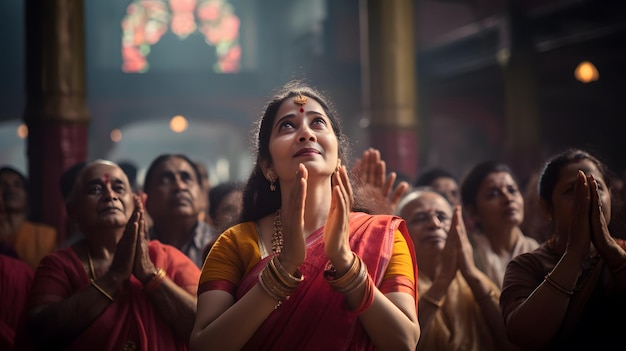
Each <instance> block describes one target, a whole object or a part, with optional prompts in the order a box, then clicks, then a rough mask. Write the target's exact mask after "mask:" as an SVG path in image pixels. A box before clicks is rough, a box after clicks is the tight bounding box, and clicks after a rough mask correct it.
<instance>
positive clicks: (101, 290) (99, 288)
mask: <svg viewBox="0 0 626 351" xmlns="http://www.w3.org/2000/svg"><path fill="white" fill-rule="evenodd" d="M91 285H92V286H93V287H94V288H96V289H97V290H98V291H99V292H101V293H102V295H104V296H106V298H107V299H109V301H111V302H113V296H111V295H110V294H109V293H108V292H106V291H104V289H102V288H101V287H100V286H99V285H98V284H96V281H95V280H93V279H92V280H91Z"/></svg>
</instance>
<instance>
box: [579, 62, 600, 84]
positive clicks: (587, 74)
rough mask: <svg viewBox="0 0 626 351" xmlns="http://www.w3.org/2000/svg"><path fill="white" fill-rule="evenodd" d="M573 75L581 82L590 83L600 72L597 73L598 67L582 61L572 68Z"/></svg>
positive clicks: (598, 77)
mask: <svg viewBox="0 0 626 351" xmlns="http://www.w3.org/2000/svg"><path fill="white" fill-rule="evenodd" d="M574 77H576V79H578V80H579V81H581V82H583V83H590V82H593V81H596V80H598V79H600V73H598V69H597V68H596V66H594V65H593V63H591V62H589V61H583V62H581V63H579V64H578V67H576V70H574Z"/></svg>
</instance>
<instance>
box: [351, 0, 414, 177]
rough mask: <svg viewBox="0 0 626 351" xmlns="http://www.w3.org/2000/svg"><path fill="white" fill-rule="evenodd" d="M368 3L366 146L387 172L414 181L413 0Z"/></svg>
mask: <svg viewBox="0 0 626 351" xmlns="http://www.w3.org/2000/svg"><path fill="white" fill-rule="evenodd" d="M363 2H364V3H367V7H366V9H367V16H366V17H367V39H368V40H364V41H363V43H366V44H367V46H368V48H367V49H366V50H364V53H365V56H366V57H364V60H363V62H364V64H365V65H366V68H365V69H364V73H363V75H364V77H363V84H364V86H365V91H364V101H365V102H364V104H365V114H366V116H367V117H368V118H369V121H370V125H369V130H370V144H371V145H372V146H373V147H375V148H378V149H380V150H381V152H382V156H383V158H384V159H385V161H386V162H387V168H388V170H389V171H396V172H399V173H402V174H405V175H407V176H409V177H411V178H414V177H415V176H416V174H417V166H418V149H417V148H418V143H417V101H416V100H417V87H416V86H417V84H416V68H415V65H416V61H415V49H414V47H415V41H414V33H415V27H414V25H413V22H414V20H413V16H414V10H413V3H414V1H412V0H393V1H388V0H363Z"/></svg>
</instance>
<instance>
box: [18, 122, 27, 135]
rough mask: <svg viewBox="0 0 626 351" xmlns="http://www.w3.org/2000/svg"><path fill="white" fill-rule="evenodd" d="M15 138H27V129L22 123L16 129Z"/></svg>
mask: <svg viewBox="0 0 626 351" xmlns="http://www.w3.org/2000/svg"><path fill="white" fill-rule="evenodd" d="M17 136H18V137H19V138H20V139H26V137H28V127H27V126H26V124H24V123H22V124H20V126H19V127H17Z"/></svg>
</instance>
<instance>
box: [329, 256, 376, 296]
mask: <svg viewBox="0 0 626 351" xmlns="http://www.w3.org/2000/svg"><path fill="white" fill-rule="evenodd" d="M352 255H353V257H354V258H353V260H352V265H350V268H349V269H348V271H347V272H346V273H345V274H344V275H342V276H341V277H339V278H335V276H336V271H335V270H334V267H330V269H329V270H327V271H326V272H325V273H324V278H326V281H328V285H330V287H331V288H333V289H334V290H336V291H339V292H340V293H342V294H345V295H349V294H351V293H353V292H355V291H357V290H358V289H359V288H360V287H362V286H363V284H365V283H366V282H367V277H368V273H367V266H365V262H363V259H361V258H360V257H359V256H358V255H357V254H356V253H354V252H353V253H352Z"/></svg>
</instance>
